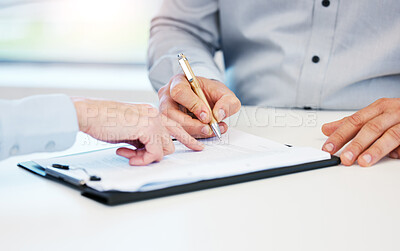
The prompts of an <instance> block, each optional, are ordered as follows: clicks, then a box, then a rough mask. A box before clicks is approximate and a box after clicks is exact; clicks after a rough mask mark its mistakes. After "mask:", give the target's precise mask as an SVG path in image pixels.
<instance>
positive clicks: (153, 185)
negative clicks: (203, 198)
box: [35, 129, 331, 192]
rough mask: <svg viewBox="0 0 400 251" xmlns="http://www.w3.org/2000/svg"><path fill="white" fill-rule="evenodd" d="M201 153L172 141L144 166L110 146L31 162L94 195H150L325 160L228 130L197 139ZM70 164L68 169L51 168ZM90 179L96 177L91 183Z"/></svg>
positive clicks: (310, 150)
mask: <svg viewBox="0 0 400 251" xmlns="http://www.w3.org/2000/svg"><path fill="white" fill-rule="evenodd" d="M201 141H202V142H203V143H204V144H205V145H206V147H205V149H204V150H203V151H199V152H196V151H192V150H190V149H188V148H187V147H185V146H184V145H182V144H181V143H179V142H175V149H176V150H175V153H173V154H171V155H168V156H166V157H164V159H163V160H162V161H161V162H158V163H152V164H150V165H148V166H130V165H129V163H128V160H127V159H125V158H123V157H120V156H117V155H116V154H115V152H116V150H117V148H115V147H114V148H110V149H105V150H99V151H94V152H88V153H82V154H77V155H70V156H64V157H59V158H52V159H45V160H35V162H36V163H37V164H39V165H41V166H42V167H47V168H49V169H51V170H53V171H56V172H59V173H62V174H65V175H68V176H70V177H74V178H77V179H81V180H84V181H85V183H86V185H87V186H89V187H91V188H93V189H95V190H98V191H124V192H135V191H149V190H155V189H162V188H166V187H170V186H176V185H182V184H187V183H193V182H196V181H201V180H209V179H216V178H222V177H228V176H233V175H240V174H244V173H250V172H256V171H261V170H266V169H272V168H277V167H284V166H291V165H296V164H303V163H307V162H313V161H319V160H326V159H330V158H331V156H330V154H329V153H326V152H323V151H321V150H317V149H313V148H308V147H287V146H285V145H283V144H279V143H276V142H273V141H270V140H267V139H265V138H261V137H257V136H254V135H251V134H248V133H245V132H242V131H239V130H235V129H230V130H229V132H228V133H227V134H224V135H223V136H222V140H221V141H220V140H218V139H216V138H212V139H205V140H201ZM55 163H56V164H63V165H69V166H70V170H59V169H56V168H52V167H51V165H52V164H55ZM89 175H96V176H99V177H101V181H90V180H89Z"/></svg>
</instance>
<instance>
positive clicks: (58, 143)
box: [0, 94, 79, 159]
mask: <svg viewBox="0 0 400 251" xmlns="http://www.w3.org/2000/svg"><path fill="white" fill-rule="evenodd" d="M6 102H7V103H6V104H4V102H2V104H0V106H2V108H3V109H2V110H4V113H3V114H2V115H1V119H0V122H1V125H0V159H1V158H5V157H8V156H13V155H20V154H27V153H32V152H53V151H61V150H65V149H67V148H68V147H70V146H72V145H73V143H74V142H75V138H76V134H77V132H78V130H79V126H78V119H77V115H76V111H75V107H74V104H73V102H72V101H71V99H70V98H69V97H68V96H66V95H63V94H54V95H39V96H32V97H28V98H24V99H21V100H15V101H6Z"/></svg>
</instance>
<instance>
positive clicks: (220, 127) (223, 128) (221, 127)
mask: <svg viewBox="0 0 400 251" xmlns="http://www.w3.org/2000/svg"><path fill="white" fill-rule="evenodd" d="M219 130H220V131H221V133H223V132H224V131H225V127H223V126H221V125H220V126H219Z"/></svg>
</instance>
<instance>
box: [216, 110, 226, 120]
mask: <svg viewBox="0 0 400 251" xmlns="http://www.w3.org/2000/svg"><path fill="white" fill-rule="evenodd" d="M225 116H226V114H225V111H224V110H222V109H219V111H218V120H219V121H221V120H223V119H224V118H225Z"/></svg>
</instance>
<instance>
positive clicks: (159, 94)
mask: <svg viewBox="0 0 400 251" xmlns="http://www.w3.org/2000/svg"><path fill="white" fill-rule="evenodd" d="M166 89H167V85H164V86H163V87H161V88H160V89H158V97H161V96H163V95H164V93H165V91H166Z"/></svg>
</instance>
